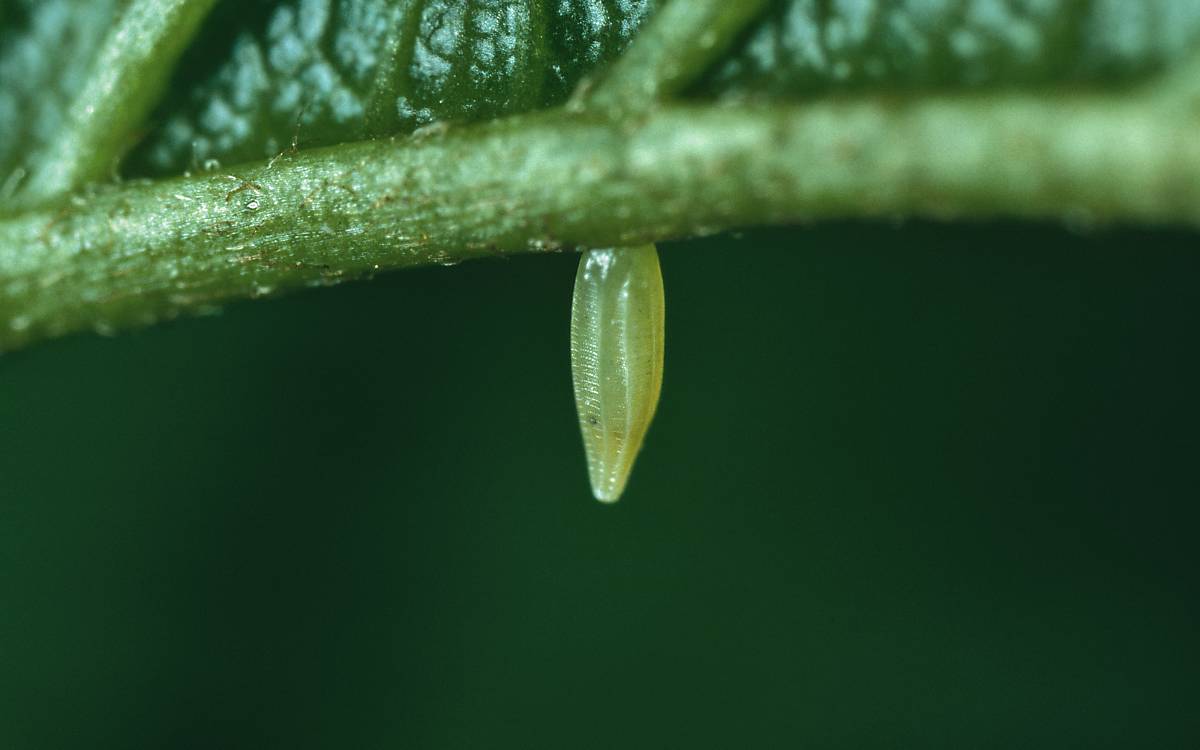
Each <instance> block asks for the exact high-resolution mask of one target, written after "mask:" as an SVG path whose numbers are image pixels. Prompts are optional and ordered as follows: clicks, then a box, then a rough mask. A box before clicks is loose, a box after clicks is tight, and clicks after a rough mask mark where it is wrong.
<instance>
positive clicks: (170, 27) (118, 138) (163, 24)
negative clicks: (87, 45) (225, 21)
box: [16, 0, 216, 208]
mask: <svg viewBox="0 0 1200 750" xmlns="http://www.w3.org/2000/svg"><path fill="white" fill-rule="evenodd" d="M215 2H216V0H132V1H131V2H130V3H129V5H128V6H127V7H126V8H125V10H124V11H123V12H122V13H121V15H120V17H119V19H118V20H117V22H116V24H115V25H114V26H113V28H112V30H111V31H110V32H109V34H108V36H107V38H106V39H105V41H104V44H103V45H102V46H101V48H100V51H99V53H98V55H97V57H96V61H95V63H94V64H93V65H92V74H91V76H90V78H89V79H88V80H87V82H86V83H85V84H84V86H83V88H82V90H81V92H80V95H79V97H78V98H76V99H75V101H74V102H72V104H71V107H70V109H69V110H68V112H67V122H66V124H65V125H64V127H63V132H62V134H61V136H60V137H59V138H58V139H57V140H56V141H55V142H54V143H53V144H51V145H50V146H49V147H48V148H47V149H46V152H45V153H44V154H43V155H42V158H40V159H37V160H35V161H34V163H36V164H38V165H39V168H38V169H37V171H35V172H34V173H33V174H32V175H31V177H30V179H29V182H28V183H27V184H26V185H25V188H24V190H23V191H22V192H21V193H20V194H19V195H18V198H17V201H16V206H17V207H18V208H20V207H23V206H29V205H32V204H35V203H37V202H39V201H43V200H45V199H48V198H53V197H55V196H59V195H61V194H63V193H66V192H68V191H70V190H73V189H75V188H78V187H80V186H81V185H84V184H87V183H89V182H92V181H94V180H99V179H102V178H106V177H108V175H109V173H110V172H111V171H112V170H113V168H114V166H115V165H116V162H117V159H118V158H119V157H120V155H121V153H122V152H123V151H124V149H125V148H127V147H128V146H129V145H130V136H131V134H132V133H133V131H134V129H135V128H137V127H140V126H141V124H142V122H143V120H144V119H145V117H146V115H147V114H149V112H150V109H151V108H152V107H153V106H154V104H155V103H156V102H157V101H158V98H159V94H160V93H161V92H162V89H163V88H164V86H165V85H166V82H167V79H168V77H169V76H170V74H171V72H172V69H173V68H174V65H175V62H176V61H177V60H178V59H179V56H180V55H181V54H182V53H183V50H184V49H185V48H186V47H187V44H188V42H189V41H190V40H191V38H192V35H193V34H194V33H195V31H196V29H197V28H198V27H199V26H200V22H201V21H203V20H204V18H205V16H207V15H208V12H209V11H210V10H212V7H213V5H214V4H215Z"/></svg>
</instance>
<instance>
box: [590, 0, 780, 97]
mask: <svg viewBox="0 0 1200 750" xmlns="http://www.w3.org/2000/svg"><path fill="white" fill-rule="evenodd" d="M769 4H770V3H769V0H737V2H730V0H670V2H668V3H667V4H666V5H665V6H664V7H662V8H660V9H659V11H658V12H657V13H655V15H654V16H653V17H652V18H651V19H650V21H649V22H648V23H647V24H646V27H645V28H644V29H642V30H641V31H640V32H639V33H638V35H637V36H636V37H634V40H633V43H632V44H630V46H629V49H628V50H626V51H625V53H624V54H622V55H621V57H620V58H618V59H617V61H616V62H615V63H613V65H612V67H611V68H610V69H609V70H608V72H607V73H606V74H605V76H604V78H602V79H601V80H600V82H599V84H598V86H597V87H596V90H595V91H593V92H591V94H590V95H589V96H588V97H587V101H588V104H589V105H590V106H592V107H596V108H598V109H601V110H609V111H612V112H616V113H622V112H627V111H632V110H637V109H642V108H644V107H646V106H648V105H650V104H653V103H655V102H658V101H661V100H663V99H666V98H668V97H670V96H673V95H675V94H678V93H680V92H681V91H682V90H683V89H684V88H685V87H687V86H688V84H690V83H692V82H693V81H695V80H696V79H697V78H699V77H700V76H701V75H703V74H704V72H705V71H706V70H708V68H709V66H710V65H712V64H713V63H714V62H716V61H717V60H719V59H720V58H721V56H722V55H723V54H724V53H725V52H726V51H728V49H729V47H730V46H731V45H732V44H733V42H734V40H736V39H737V37H738V34H740V33H741V31H742V30H743V29H744V28H746V26H747V25H748V24H749V23H750V22H751V21H753V20H754V19H755V18H757V17H758V16H760V15H761V14H762V13H763V11H764V10H765V9H766V7H767V6H768V5H769Z"/></svg>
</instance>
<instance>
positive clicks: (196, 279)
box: [0, 0, 1200, 349]
mask: <svg viewBox="0 0 1200 750" xmlns="http://www.w3.org/2000/svg"><path fill="white" fill-rule="evenodd" d="M316 1H319V0H316ZM347 1H349V0H347ZM358 1H361V2H366V1H368V0H358ZM436 2H439V0H428V3H436ZM1166 2H1167V0H1161V2H1159V3H1158V4H1159V5H1162V4H1163V3H1166ZM705 5H709V7H708V10H709V11H712V10H713V9H714V8H715V7H716V6H715V5H710V4H709V3H707V2H698V1H697V2H694V3H690V4H687V3H686V0H675V2H674V3H673V4H672V5H671V6H668V10H673V12H676V13H679V14H680V15H679V18H680V19H686V18H688V17H689V15H688V13H689V12H691V13H695V14H696V15H695V16H694V18H700V17H701V15H700V14H701V13H703V12H706V11H705V8H704V7H703V6H705ZM802 5H805V3H803V2H801V0H794V1H793V2H789V3H783V4H782V5H778V6H777V7H785V6H786V7H799V6H802ZM861 5H862V4H861V3H860V4H857V6H861ZM428 7H429V6H428V5H426V6H425V7H424V8H422V9H421V10H422V12H424V11H427V10H428ZM610 7H612V6H610ZM622 7H625V5H624V4H622ZM847 7H849V6H847ZM681 8H685V9H690V11H688V10H681ZM717 17H718V16H715V15H714V16H710V18H717ZM669 18H672V16H671V15H669V14H667V13H666V12H665V11H664V13H663V14H661V15H660V17H659V20H660V21H663V19H669ZM837 18H839V17H838V16H836V15H835V16H833V17H832V20H836V19H837ZM610 20H611V19H610ZM832 20H831V21H830V22H832ZM663 22H664V23H665V21H663ZM736 28H737V25H736V24H733V25H731V26H730V28H728V29H725V31H724V32H722V33H721V34H720V35H719V38H718V39H716V40H715V45H713V46H712V47H711V48H710V47H708V46H707V45H706V44H700V43H699V41H700V36H699V35H697V34H689V33H677V32H679V30H680V29H679V28H668V27H663V28H660V29H659V31H660V32H661V33H655V32H654V25H653V24H652V25H651V27H650V29H649V30H648V31H647V32H646V37H645V39H640V40H638V41H639V42H640V43H642V44H643V46H646V47H647V49H648V50H649V54H647V50H646V49H643V50H638V49H637V46H638V45H637V44H635V47H634V50H633V54H631V56H630V59H631V60H636V59H638V58H639V56H642V57H641V59H643V60H644V61H648V62H643V63H642V64H640V65H632V66H622V65H617V66H616V67H615V68H614V69H613V73H612V74H611V75H610V76H609V77H608V82H607V83H603V82H602V83H601V86H600V89H599V90H598V93H599V98H600V100H603V97H604V96H605V95H606V94H605V91H606V88H607V87H609V86H612V87H614V90H620V87H621V86H623V85H626V84H628V83H629V82H631V81H632V82H637V81H642V83H641V84H638V83H635V84H634V85H633V86H632V87H630V88H627V89H626V90H627V91H631V92H634V93H636V92H638V91H642V92H643V93H645V92H647V91H649V93H651V94H653V92H654V90H655V89H662V90H663V92H665V93H670V92H671V91H673V90H674V89H676V88H677V87H678V85H682V83H683V82H687V81H690V80H693V79H694V78H695V77H696V76H697V75H700V74H701V73H703V72H704V71H705V70H708V69H710V67H711V66H710V63H712V62H713V58H712V55H711V52H712V49H720V48H723V47H725V46H727V45H728V44H730V43H731V42H733V40H734V39H735V38H736V36H737V35H736V33H735V32H736ZM764 28H765V27H764ZM604 33H606V32H604V30H603V29H600V30H597V34H598V36H597V38H599V37H602V36H603V35H604ZM759 33H761V30H760V31H759V32H755V33H754V34H751V41H752V40H753V37H754V35H755V34H759ZM542 36H545V35H542ZM665 40H673V41H672V42H671V43H672V44H689V43H690V44H693V45H696V46H698V47H700V48H701V52H697V49H694V48H693V49H682V50H676V52H678V54H662V50H657V53H656V50H655V49H654V48H653V45H656V44H665V43H667V42H666V41H665ZM326 41H328V40H326ZM747 43H750V42H747ZM549 49H550V48H549V46H545V45H543V46H541V50H542V53H543V54H544V53H545V52H546V51H547V50H549ZM704 50H707V52H705V51H704ZM538 54H539V52H538V51H537V50H533V51H531V52H530V55H529V58H528V59H535V58H536V57H537V55H538ZM735 57H736V56H735ZM677 60H688V61H689V62H687V63H686V66H685V67H686V70H684V71H683V72H682V74H680V73H679V71H674V72H671V73H670V75H664V70H666V69H665V68H663V67H656V66H661V65H662V64H663V61H668V62H671V61H677ZM671 64H672V65H674V63H673V62H672V63H671ZM463 70H465V69H464V68H460V69H459V73H460V76H461V73H462V72H463ZM622 70H626V72H625V73H622ZM410 71H411V68H410ZM1194 72H1195V69H1192V68H1188V69H1186V70H1185V71H1183V72H1182V73H1181V74H1180V75H1179V76H1177V77H1176V79H1175V82H1174V83H1173V84H1172V85H1163V86H1160V87H1158V88H1157V89H1155V91H1157V92H1158V93H1156V94H1154V95H1150V94H1145V95H1141V94H1139V95H1131V94H1124V95H1103V94H1098V93H1097V94H1092V95H1088V96H1080V95H1074V96H1069V97H1068V96H1064V95H1063V94H1062V93H1061V92H1059V93H1055V94H1050V95H1048V96H1045V97H1042V98H1038V97H1035V96H1030V95H1026V96H1016V95H1012V94H991V95H987V96H980V95H976V96H972V97H962V96H938V97H928V96H926V97H920V96H915V97H914V96H910V97H896V96H895V95H892V96H888V97H884V98H873V97H871V96H864V97H860V98H858V99H853V100H847V101H841V102H840V103H839V102H832V103H827V102H821V101H813V102H812V103H811V104H808V105H805V106H803V107H799V108H796V107H793V106H786V105H775V106H766V107H764V106H753V107H746V108H743V109H742V110H740V111H738V110H731V109H728V108H720V107H718V108H710V109H704V108H699V109H697V108H679V107H678V106H671V105H666V104H662V105H659V106H658V108H657V109H653V110H652V111H650V112H642V111H636V110H640V109H641V107H640V106H639V107H634V108H632V110H629V108H626V107H623V106H621V107H601V108H598V109H592V110H589V109H588V108H586V107H585V108H584V109H585V114H582V115H580V114H573V113H572V112H571V111H562V110H559V111H551V112H547V113H545V114H543V115H538V116H536V117H521V118H517V119H512V120H507V121H505V120H502V121H497V122H495V123H493V124H491V125H483V126H476V127H462V126H454V127H451V128H450V133H449V135H445V136H444V137H442V136H433V137H432V138H429V137H423V138H418V139H415V140H412V141H407V140H403V139H402V140H400V141H389V142H380V143H375V144H370V143H364V144H357V145H351V144H347V145H343V146H340V147H338V148H336V149H328V150H320V151H312V152H309V153H302V154H290V153H285V154H277V155H276V158H273V159H272V160H271V162H270V163H268V164H265V165H264V164H257V165H245V166H243V167H239V168H237V169H236V170H232V171H231V172H229V173H221V174H216V175H208V176H201V177H194V178H188V179H182V180H175V181H168V182H163V183H159V184H152V185H127V186H125V187H121V188H116V189H107V190H100V191H92V192H89V193H87V194H84V195H82V196H76V197H75V198H73V199H72V200H71V202H69V203H66V204H62V205H60V206H58V207H55V208H52V209H51V208H48V209H46V210H44V211H34V212H29V213H26V214H24V215H22V216H17V217H13V218H11V219H7V220H3V221H0V349H4V348H11V347H13V346H17V345H20V344H23V343H27V342H28V341H31V340H35V339H37V338H42V337H46V336H52V335H58V334H61V333H65V332H69V331H72V330H79V329H80V328H86V327H93V328H96V329H98V330H104V331H107V330H112V329H114V328H116V327H119V326H123V325H129V324H134V323H149V322H153V321H154V320H158V319H162V318H165V317H171V316H173V315H175V314H179V313H181V312H188V311H197V310H203V309H206V308H208V307H210V306H212V305H213V304H217V303H220V302H221V301H223V300H228V299H235V298H238V297H245V296H261V295H263V294H269V293H274V292H276V291H280V290H284V289H288V288H295V287H297V286H303V285H310V284H313V283H331V282H334V281H338V280H341V279H343V278H349V277H353V276H356V275H359V274H363V273H373V272H375V271H377V270H384V269H388V268H399V267H406V266H409V265H415V264H421V263H434V262H455V261H457V260H460V259H462V258H466V257H473V256H476V255H481V254H490V253H496V252H502V253H507V252H521V251H538V250H546V249H556V248H561V247H576V246H588V245H595V244H628V243H634V242H646V241H659V240H662V239H665V238H671V237H685V236H692V235H695V234H703V233H707V232H711V231H717V230H720V229H723V228H729V227H734V226H743V225H748V224H758V223H778V222H791V221H797V220H808V219H813V218H824V217H845V216H894V215H917V216H935V217H942V218H947V217H949V218H954V217H972V216H995V215H1010V216H1030V217H1033V216H1037V217H1063V216H1067V215H1071V216H1079V215H1087V216H1089V217H1091V218H1093V219H1095V220H1098V221H1111V220H1133V221H1142V222H1148V223H1172V222H1175V223H1189V224H1197V223H1200V218H1198V216H1197V214H1198V211H1200V208H1198V207H1200V195H1197V194H1196V192H1197V190H1198V188H1197V185H1198V184H1200V180H1198V179H1197V175H1200V153H1197V152H1198V150H1200V147H1198V146H1197V145H1196V139H1195V138H1194V136H1193V135H1192V134H1193V133H1194V132H1195V131H1196V119H1197V114H1196V112H1197V109H1196V106H1195V102H1196V100H1195V98H1194V93H1195V89H1194V88H1192V87H1188V86H1181V85H1179V80H1181V79H1183V78H1188V77H1190V76H1192V74H1193V73H1194ZM485 78H486V77H485ZM647 80H649V81H651V82H652V85H651V86H649V87H647V86H645V85H644V82H645V81H647ZM713 80H715V79H710V81H709V83H707V84H705V85H704V86H702V87H701V89H705V88H707V87H710V86H712V85H714V84H713V83H712V81H713ZM614 81H615V83H614ZM622 81H624V82H625V83H624V84H623V83H622ZM410 83H413V82H412V81H410ZM460 83H461V77H460ZM488 83H489V80H484V81H483V84H488ZM410 90H414V91H415V89H410ZM710 90H711V89H710ZM733 91H735V92H741V93H744V92H746V91H750V89H745V88H738V87H735V88H734V90H733ZM807 98H808V99H812V98H813V97H811V96H809V97H807ZM617 99H618V100H620V99H621V97H618V98H617ZM493 101H494V102H500V103H501V106H500V111H508V110H507V109H506V108H507V107H508V106H509V105H508V104H506V103H507V102H520V101H521V100H520V99H519V98H516V99H514V98H511V97H510V98H507V99H505V98H497V99H494V100H493ZM529 101H531V100H528V99H527V100H524V101H523V102H521V103H520V104H514V105H512V106H513V107H514V108H516V107H517V106H527V105H528V104H529ZM468 104H469V103H468ZM454 106H458V104H454ZM475 106H477V104H471V105H470V106H469V107H468V108H467V109H466V110H463V111H464V112H469V111H472V110H471V107H475ZM446 111H453V110H446ZM356 127H360V128H361V127H362V125H361V124H360V125H358V126H356ZM1114 146H1116V147H1115V148H1114ZM280 156H282V157H285V158H282V159H280V158H278V157H280ZM5 321H7V328H5V327H4V325H5Z"/></svg>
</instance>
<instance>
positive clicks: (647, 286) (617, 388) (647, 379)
mask: <svg viewBox="0 0 1200 750" xmlns="http://www.w3.org/2000/svg"><path fill="white" fill-rule="evenodd" d="M663 324H664V306H663V282H662V271H661V269H660V268H659V265H658V251H657V250H655V249H654V245H640V246H638V247H617V248H609V249H604V250H588V251H586V252H585V253H584V254H583V258H582V259H581V260H580V261H579V271H578V273H577V274H576V276H575V294H574V298H573V300H572V305H571V374H572V376H573V378H574V382H575V406H576V408H577V409H578V410H579V429H580V430H581V431H582V433H583V448H584V451H585V452H586V454H587V464H588V476H589V478H590V479H591V483H592V494H593V495H595V496H596V499H597V500H600V501H601V502H606V503H611V502H616V500H617V499H618V498H619V497H620V496H621V492H622V491H623V490H624V489H625V483H626V481H628V479H629V472H630V471H631V470H632V469H633V461H634V459H635V458H636V457H637V454H638V451H639V450H640V449H641V447H642V440H643V439H644V438H645V437H646V430H647V429H649V427H650V420H651V419H653V418H654V409H655V407H656V406H658V394H659V391H660V390H661V389H662V374H663Z"/></svg>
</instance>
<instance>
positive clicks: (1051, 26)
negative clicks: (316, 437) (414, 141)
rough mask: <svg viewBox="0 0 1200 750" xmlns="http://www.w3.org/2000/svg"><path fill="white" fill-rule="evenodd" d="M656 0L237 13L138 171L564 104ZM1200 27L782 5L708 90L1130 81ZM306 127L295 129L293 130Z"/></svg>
mask: <svg viewBox="0 0 1200 750" xmlns="http://www.w3.org/2000/svg"><path fill="white" fill-rule="evenodd" d="M656 7H657V3H656V2H655V0H618V1H613V0H609V1H608V2H604V3H601V2H598V0H554V1H552V0H473V1H471V2H466V1H464V0H424V1H422V0H400V1H399V2H397V1H395V0H391V1H388V0H292V1H291V2H284V3H281V4H275V3H269V2H258V3H237V4H228V5H227V6H226V7H225V8H224V9H223V11H221V12H219V13H218V14H216V15H215V16H214V17H213V18H212V20H211V22H210V23H209V24H208V29H207V32H206V34H205V36H204V38H202V39H200V40H198V43H197V44H196V45H195V52H194V54H193V55H192V57H191V59H189V60H187V61H185V64H184V66H183V67H182V70H181V73H180V75H179V77H178V82H177V85H176V86H175V89H176V95H175V96H173V97H171V98H170V99H169V101H168V102H167V103H166V104H165V105H164V107H163V109H162V111H161V112H160V114H159V117H158V121H159V125H158V126H157V127H156V128H155V130H154V132H153V133H152V134H151V135H150V136H149V137H148V139H147V140H146V143H145V146H144V148H143V149H142V150H141V151H140V152H139V153H138V154H137V156H136V158H135V159H134V166H135V169H134V172H135V173H138V174H162V173H171V172H179V171H182V170H183V169H185V168H187V167H189V166H191V167H196V166H198V165H199V164H200V163H202V162H203V161H204V160H206V159H209V158H215V159H218V160H219V161H221V162H222V163H226V164H228V163H236V162H241V161H247V160H256V159H264V158H269V157H271V156H274V155H275V154H278V153H279V152H280V151H281V150H283V149H284V148H286V147H288V146H289V144H290V143H291V142H292V140H293V138H296V137H298V139H299V142H300V144H301V145H303V146H321V145H328V144H333V143H338V142H342V141H349V140H360V139H362V138H364V137H368V136H370V135H379V134H391V133H407V132H411V131H412V130H414V129H415V128H418V127H421V126H423V125H428V124H430V123H433V122H437V121H444V120H451V121H474V120H486V119H491V118H494V117H498V116H500V115H505V114H512V113H515V112H522V111H527V110H530V109H535V108H538V107H543V106H550V105H554V104H559V103H561V102H563V101H564V100H565V99H566V98H567V96H568V95H569V94H570V92H571V91H572V89H573V88H574V87H575V86H576V85H578V83H579V82H580V80H581V79H582V78H583V77H584V76H586V75H588V74H589V73H594V72H597V71H598V70H600V69H601V68H602V67H603V65H604V64H606V63H608V62H610V61H611V60H612V59H614V58H615V57H616V56H617V55H618V54H620V52H621V51H622V50H623V49H624V48H625V46H626V45H627V44H628V43H629V40H630V39H631V38H632V37H633V35H634V34H635V33H636V32H637V30H638V29H639V28H640V26H641V24H642V23H643V22H644V20H645V19H646V18H647V17H648V16H649V15H650V14H652V13H653V11H654V10H655V8H656ZM1198 33H1200V2H1195V0H1139V2H1128V0H1090V1H1087V2H1081V1H1079V0H902V1H901V2H894V1H892V2H871V1H869V0H786V1H784V2H777V3H776V4H775V8H774V9H773V10H772V11H771V12H770V13H769V15H768V17H767V18H765V19H764V20H763V21H762V22H761V23H760V24H759V25H758V27H757V28H755V29H752V30H751V31H750V32H749V33H748V34H747V35H746V39H745V41H744V42H743V43H742V44H741V45H740V47H739V48H738V49H737V50H736V52H735V53H734V54H733V55H732V56H731V59H729V60H728V61H726V62H725V63H723V64H721V65H719V66H718V67H717V69H716V70H715V71H714V72H713V74H712V75H711V76H710V77H709V79H708V81H707V82H706V83H705V84H704V85H703V86H701V87H700V89H701V90H702V91H705V92H707V93H710V94H711V93H722V92H725V93H729V92H742V93H756V94H765V95H769V96H775V97H778V96H787V97H796V96H810V95H811V94H812V93H813V92H819V91H821V90H829V89H839V88H847V87H856V88H862V87H867V86H875V87H880V86H887V87H891V88H895V87H897V86H909V87H914V86H924V87H942V86H947V85H954V86H979V85H997V84H1014V83H1016V84H1034V83H1047V82H1054V81H1103V80H1109V79H1116V80H1124V79H1128V78H1130V77H1133V76H1137V75H1141V74H1145V73H1147V72H1149V71H1152V70H1154V69H1155V68H1157V67H1159V66H1160V65H1162V64H1163V63H1164V62H1168V61H1171V60H1174V59H1176V58H1177V57H1178V56H1179V55H1181V54H1182V53H1183V52H1185V51H1187V50H1188V49H1190V48H1191V45H1192V43H1193V42H1194V41H1195V39H1196V37H1197V34H1198ZM297 125H299V127H297Z"/></svg>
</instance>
